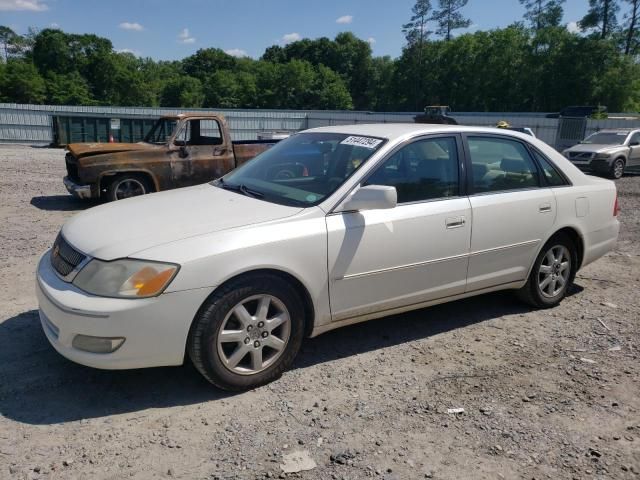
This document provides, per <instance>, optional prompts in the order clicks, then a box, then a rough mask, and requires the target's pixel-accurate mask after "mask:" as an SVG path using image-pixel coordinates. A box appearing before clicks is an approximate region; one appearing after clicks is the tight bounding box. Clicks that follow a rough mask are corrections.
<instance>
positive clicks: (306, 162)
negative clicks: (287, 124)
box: [212, 133, 385, 207]
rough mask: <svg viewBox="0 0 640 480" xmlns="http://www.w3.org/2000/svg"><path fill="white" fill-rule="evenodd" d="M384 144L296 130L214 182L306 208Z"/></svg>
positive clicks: (367, 139)
mask: <svg viewBox="0 0 640 480" xmlns="http://www.w3.org/2000/svg"><path fill="white" fill-rule="evenodd" d="M384 142H385V140H383V139H380V138H374V137H366V136H360V135H347V134H341V133H299V134H297V135H294V136H292V137H290V138H288V139H286V140H283V141H281V142H279V143H277V144H276V145H275V146H273V147H272V148H270V149H269V150H267V151H265V152H263V153H261V154H260V155H258V156H257V157H255V158H254V159H253V160H251V161H250V162H247V163H245V164H244V165H242V166H241V167H239V168H237V169H236V170H234V171H233V172H231V173H229V174H228V175H226V176H225V177H223V178H222V179H220V180H217V181H214V182H212V184H213V185H215V186H217V187H220V188H227V189H229V190H234V191H237V192H239V193H241V194H244V195H247V196H253V197H256V198H260V199H262V200H265V201H270V202H274V203H279V204H283V205H291V206H302V207H309V206H312V205H316V204H318V203H320V202H322V201H323V200H324V199H326V198H327V197H328V196H329V195H331V194H332V193H333V192H335V191H336V190H337V189H338V188H339V187H340V186H341V185H342V184H343V183H344V182H345V180H346V179H347V178H349V177H350V176H351V175H352V174H353V172H355V171H356V170H357V169H358V168H360V167H361V166H362V164H363V163H364V162H366V161H367V160H368V159H369V158H370V157H371V156H372V155H373V154H374V153H375V152H377V151H378V150H379V149H380V147H381V146H382V145H383V144H384Z"/></svg>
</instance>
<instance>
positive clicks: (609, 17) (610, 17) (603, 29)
mask: <svg viewBox="0 0 640 480" xmlns="http://www.w3.org/2000/svg"><path fill="white" fill-rule="evenodd" d="M619 10H620V5H619V4H618V0H589V11H588V12H587V14H586V15H585V16H584V17H583V18H582V20H580V22H579V25H580V28H582V29H589V28H598V29H599V30H600V33H599V35H600V38H601V39H605V38H608V37H609V36H611V34H612V33H613V32H614V30H615V28H616V26H617V25H618V19H617V17H616V15H617V13H618V11H619Z"/></svg>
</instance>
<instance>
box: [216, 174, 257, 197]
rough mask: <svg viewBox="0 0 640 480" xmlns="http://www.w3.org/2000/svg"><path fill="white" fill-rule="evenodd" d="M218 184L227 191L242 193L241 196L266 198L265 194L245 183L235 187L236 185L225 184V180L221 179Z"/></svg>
mask: <svg viewBox="0 0 640 480" xmlns="http://www.w3.org/2000/svg"><path fill="white" fill-rule="evenodd" d="M218 183H219V185H220V186H221V187H222V188H224V189H225V190H231V191H232V192H240V193H241V194H243V195H245V196H247V197H253V198H263V197H264V193H262V192H259V191H257V190H253V189H251V188H249V187H247V186H246V185H245V184H243V183H241V184H240V185H234V184H231V183H227V182H225V181H224V179H223V178H221V179H220V180H219V181H218Z"/></svg>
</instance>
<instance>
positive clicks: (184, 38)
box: [178, 28, 196, 44]
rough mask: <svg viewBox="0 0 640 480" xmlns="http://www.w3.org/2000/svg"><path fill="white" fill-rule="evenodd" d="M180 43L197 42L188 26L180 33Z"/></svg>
mask: <svg viewBox="0 0 640 480" xmlns="http://www.w3.org/2000/svg"><path fill="white" fill-rule="evenodd" d="M178 43H184V44H189V43H196V39H195V38H193V37H192V36H191V34H190V33H189V29H188V28H184V29H182V31H181V32H180V33H179V34H178Z"/></svg>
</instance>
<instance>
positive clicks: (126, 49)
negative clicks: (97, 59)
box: [115, 48, 141, 57]
mask: <svg viewBox="0 0 640 480" xmlns="http://www.w3.org/2000/svg"><path fill="white" fill-rule="evenodd" d="M115 51H116V52H117V53H131V54H133V55H135V56H136V57H140V56H141V52H140V51H139V50H131V49H130V48H116V49H115Z"/></svg>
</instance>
